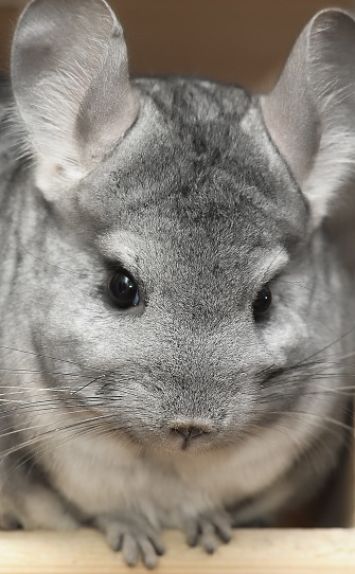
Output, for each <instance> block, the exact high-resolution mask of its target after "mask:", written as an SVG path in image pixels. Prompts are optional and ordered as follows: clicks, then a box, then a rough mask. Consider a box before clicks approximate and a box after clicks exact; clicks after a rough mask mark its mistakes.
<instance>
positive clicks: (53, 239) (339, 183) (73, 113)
mask: <svg viewBox="0 0 355 574" xmlns="http://www.w3.org/2000/svg"><path fill="white" fill-rule="evenodd" d="M343 27H344V28H345V29H346V31H344V30H343ZM338 28H339V30H338ZM333 29H334V30H337V34H332V33H329V30H330V31H332V30H333ZM65 32H67V34H68V38H67V39H66V38H65V37H64V38H63V34H65ZM345 32H346V33H345ZM88 34H89V35H90V38H89V41H88ZM95 34H96V36H95ZM327 34H328V35H327ZM344 34H345V35H344ZM301 38H303V40H302V39H301V40H300V42H301V44H298V46H296V48H295V50H294V52H293V55H292V56H291V57H290V61H289V64H288V68H287V70H286V71H285V73H284V75H283V76H282V77H281V79H280V82H279V84H278V86H277V87H276V88H275V90H274V91H273V92H272V93H271V94H270V95H268V96H264V97H263V98H261V99H260V98H257V97H251V96H249V95H248V94H247V93H246V92H245V91H244V90H242V89H239V88H236V87H233V86H220V85H216V84H214V83H211V82H207V81H199V80H192V79H181V78H177V79H139V80H135V81H133V82H132V83H130V82H129V79H128V72H127V58H126V48H125V44H124V40H123V36H122V30H121V28H120V26H119V24H118V23H117V21H116V20H115V18H114V16H113V14H112V12H111V11H110V10H109V8H108V6H107V5H106V4H105V3H104V2H103V1H102V0H77V1H76V2H69V0H64V1H61V2H57V0H35V1H34V2H32V3H31V4H30V7H29V8H27V11H26V12H25V14H24V16H23V17H22V19H21V20H20V23H19V26H18V28H17V31H16V35H15V40H14V46H13V54H12V91H11V92H10V90H8V89H7V87H6V85H4V86H3V88H2V93H1V95H2V109H3V112H2V128H1V130H2V132H1V133H2V137H1V141H0V146H1V164H0V167H1V184H0V185H1V187H0V218H1V219H0V221H1V226H0V238H1V239H0V240H1V244H0V245H1V247H0V249H1V282H0V309H1V323H0V343H1V346H0V366H1V389H2V390H1V418H0V421H1V429H2V433H1V437H0V445H1V451H2V456H1V462H0V464H1V467H0V468H1V474H0V492H1V498H0V524H1V525H2V527H4V528H13V527H16V526H18V525H20V526H23V527H24V528H28V529H32V528H38V527H40V528H58V529H61V528H74V527H76V526H78V525H79V524H80V523H88V522H89V523H91V524H93V525H95V526H97V527H98V528H100V529H101V530H103V531H104V532H105V533H106V535H107V537H108V540H109V543H110V544H111V546H112V547H113V548H114V549H122V550H123V553H124V557H125V560H126V561H127V562H128V563H129V564H135V563H136V562H137V560H138V559H139V558H140V557H141V558H143V561H144V563H145V564H146V565H147V566H148V567H152V566H154V565H155V564H156V561H157V556H158V555H159V554H161V553H163V547H162V543H161V541H160V533H161V531H162V530H163V529H165V528H171V527H174V528H175V527H178V528H181V529H183V530H184V531H185V533H186V535H187V540H188V542H189V543H191V544H194V543H197V542H200V543H201V544H202V546H203V547H204V548H205V549H206V551H209V552H212V551H213V550H214V549H215V548H216V547H217V545H218V541H219V539H220V540H221V541H227V540H228V539H229V538H230V527H231V525H232V524H234V525H238V524H246V523H252V522H253V521H257V520H268V521H269V520H271V519H273V518H275V517H277V515H278V514H279V513H280V512H281V511H284V510H285V509H288V508H294V507H297V506H298V505H299V504H300V503H301V502H302V501H304V500H307V499H308V498H309V497H311V496H312V495H313V494H314V493H315V492H317V491H318V490H319V489H320V488H321V487H322V486H323V484H325V482H326V480H327V478H328V477H329V475H330V474H331V472H332V470H333V469H334V468H335V466H336V465H337V462H338V460H339V457H340V455H341V453H342V450H343V448H344V446H345V445H346V441H347V426H346V424H347V412H348V407H349V400H350V399H349V397H350V389H351V386H350V385H351V379H350V382H349V378H348V376H347V375H348V374H349V369H350V367H349V363H347V362H346V360H345V359H346V358H347V357H348V356H351V352H352V350H353V336H352V328H353V319H354V303H353V302H352V290H353V281H352V273H351V270H350V271H349V268H348V267H347V266H346V265H345V263H344V262H343V259H342V257H341V256H340V255H339V245H340V243H338V242H337V241H335V239H334V237H335V234H332V233H330V232H329V227H330V222H332V212H331V209H330V207H329V206H330V205H331V204H332V201H331V200H333V199H335V198H336V195H337V194H339V192H340V191H342V192H344V189H345V187H349V186H350V184H351V182H352V173H353V172H352V171H351V169H350V168H349V166H350V164H351V161H350V159H351V158H350V154H349V153H348V149H349V148H347V150H345V149H344V148H345V146H349V139H350V136H351V137H354V136H353V133H352V131H351V129H349V122H350V119H349V121H348V122H347V123H346V122H345V119H344V117H348V118H350V116H354V114H353V111H354V106H353V102H352V98H350V97H349V98H347V97H346V96H345V94H346V93H347V92H348V91H349V90H351V91H352V93H355V90H354V85H353V84H354V82H355V75H354V74H352V73H350V70H348V69H344V68H345V67H346V66H348V65H349V62H348V59H349V58H347V57H344V42H345V43H346V50H345V52H346V53H349V54H351V53H352V52H354V50H355V48H354V46H355V24H354V22H353V21H352V19H351V18H350V17H349V16H348V15H346V14H344V13H343V12H340V11H335V10H333V11H327V12H322V13H320V15H318V16H316V17H315V18H314V19H313V21H312V22H311V23H310V24H309V25H308V27H307V28H306V30H305V32H304V33H303V36H302V37H301ZM339 38H340V39H341V40H339ZM300 46H301V49H300ZM328 53H331V54H332V57H333V59H335V55H336V54H339V61H338V63H337V65H338V66H339V70H342V71H343V72H344V73H341V74H339V77H342V78H343V79H344V80H343V84H342V85H339V82H337V83H336V84H337V85H334V86H333V83H334V82H333V78H332V77H327V75H326V69H327V57H328V56H327V54H328ZM334 54H335V55H334ZM295 62H296V64H297V65H295ZM317 66H318V67H321V68H322V70H323V72H322V74H321V73H318V75H317V74H316V73H315V72H314V70H318V68H317ZM313 68H314V70H313ZM290 69H291V70H292V73H290ZM318 71H319V70H318ZM351 71H352V70H351ZM313 72H314V73H315V76H314V77H313V76H312V73H313ZM322 81H324V85H320V83H321V82H322ZM316 82H319V83H318V84H317V83H316ZM285 84H286V88H285ZM337 90H338V92H337ZM315 92H316V93H317V94H320V95H319V97H318V96H317V97H318V99H317V98H316V97H314V93H315ZM340 93H341V94H342V96H343V97H338V95H339V94H340ZM297 94H298V96H297ZM305 94H306V95H307V97H306V96H305ZM301 97H304V100H302V101H303V103H304V105H303V106H302V107H301V110H299V109H298V108H299V107H300V106H298V105H297V103H298V101H299V100H298V98H301ZM331 97H332V98H333V100H336V103H335V104H334V101H333V103H332V105H331V106H330V105H328V107H327V104H326V103H325V99H326V98H328V99H327V102H328V103H329V101H330V99H331ZM337 97H338V99H337ZM292 98H293V100H294V105H293V107H292V103H291V100H292ZM13 99H14V101H15V104H14V102H13ZM307 102H308V103H307ZM287 106H289V107H290V109H289V110H288V111H287ZM285 110H286V111H285ZM297 113H299V114H300V116H299V117H298V118H297V117H295V115H296V114H297ZM293 114H294V115H293ZM322 114H323V115H322ZM352 121H353V120H352ZM332 122H333V124H332ZM345 124H346V126H347V135H348V137H345V136H344V133H341V130H342V126H343V125H345ZM310 125H312V126H313V128H312V129H310V127H309V126H310ZM332 125H333V128H332V129H330V128H329V129H330V132H331V137H330V136H329V137H330V140H326V137H327V135H328V132H329V130H328V131H327V129H326V128H328V127H329V126H332ZM296 127H297V130H296ZM350 127H351V125H350ZM296 131H297V133H296ZM325 132H327V133H325ZM269 134H271V136H272V139H271V136H270V135H269ZM342 135H343V136H344V145H343V147H342V143H341V136H342ZM310 138H311V139H312V141H310ZM331 138H333V139H331ZM335 138H338V139H337V140H336V143H337V145H334V153H333V154H329V153H328V160H327V170H328V171H327V173H330V172H331V173H332V180H331V181H332V186H331V189H330V186H329V185H328V184H329V181H328V179H327V181H325V182H323V181H322V178H321V177H320V174H319V170H318V180H317V181H316V179H315V175H314V173H313V171H312V170H313V166H314V165H316V163H317V161H318V164H319V161H325V160H324V157H323V156H322V154H323V151H324V149H325V148H326V149H327V150H328V151H329V146H330V145H331V144H330V143H329V141H333V142H334V141H335ZM24 141H25V148H24V147H23V142H24ZM274 142H277V144H278V146H279V148H280V149H281V150H282V152H283V154H284V156H285V159H283V158H282V156H281V155H280V152H279V151H278V149H277V147H276V145H275V143H274ZM292 142H293V144H294V145H292ZM19 148H21V149H22V150H23V149H25V150H30V151H31V155H32V160H31V161H30V162H29V161H28V160H26V161H24V160H21V159H18V150H19ZM353 149H354V150H355V146H353ZM345 152H346V153H348V155H347V161H345V160H344V157H345V155H346V154H345ZM349 158H350V159H349ZM332 162H333V163H332ZM318 164H317V165H318ZM332 169H333V171H331V170H332ZM310 177H311V178H313V180H312V186H313V187H312V186H310V184H309V178H310ZM316 185H318V188H317V193H314V189H315V186H316ZM322 187H324V193H325V194H327V197H323V196H322V193H321V192H322ZM309 190H311V191H309ZM344 201H345V200H344ZM333 203H334V204H335V202H333ZM325 205H327V208H325V207H324V206H325ZM337 216H339V214H337ZM341 227H342V226H339V228H340V229H341ZM343 227H344V226H343ZM345 231H346V230H345V229H342V233H343V235H344V234H345ZM338 234H339V229H338ZM339 241H340V240H339ZM120 266H123V267H124V268H125V269H126V270H127V271H129V272H130V273H131V274H132V275H133V276H134V277H135V278H136V279H137V281H138V282H139V285H140V290H141V298H142V300H141V303H140V305H139V306H138V307H136V308H133V309H129V310H128V311H120V310H118V309H115V308H114V307H113V306H112V305H111V304H110V303H109V301H108V297H107V293H106V285H107V281H108V278H109V277H110V274H111V273H112V270H113V269H116V268H118V267H120ZM267 283H269V284H270V286H271V290H272V295H273V303H272V307H271V309H270V312H269V315H268V316H267V317H266V318H265V319H264V320H262V321H260V322H258V323H256V322H255V320H254V317H253V312H252V304H253V301H254V299H255V297H256V295H257V293H258V292H259V290H260V289H261V288H262V287H263V285H265V284H267ZM189 427H194V428H195V429H197V432H196V436H195V438H193V437H192V438H190V440H187V441H186V440H185V439H184V437H183V434H184V429H185V428H189ZM198 433H200V434H198Z"/></svg>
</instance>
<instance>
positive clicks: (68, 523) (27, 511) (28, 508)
mask: <svg viewBox="0 0 355 574" xmlns="http://www.w3.org/2000/svg"><path fill="white" fill-rule="evenodd" d="M78 527H79V522H78V521H77V520H76V519H75V518H74V517H73V516H72V515H71V512H70V511H69V509H68V508H67V507H66V506H65V503H64V502H63V501H62V500H61V499H60V498H59V497H58V496H57V495H56V494H55V492H54V491H51V490H50V489H49V488H46V487H42V486H38V487H37V486H36V487H35V488H28V489H23V490H22V491H19V492H16V491H15V490H14V492H13V493H7V494H6V495H4V494H3V496H2V498H1V499H0V529H1V530H16V529H18V528H23V529H25V530H38V529H45V530H73V529H75V528H78Z"/></svg>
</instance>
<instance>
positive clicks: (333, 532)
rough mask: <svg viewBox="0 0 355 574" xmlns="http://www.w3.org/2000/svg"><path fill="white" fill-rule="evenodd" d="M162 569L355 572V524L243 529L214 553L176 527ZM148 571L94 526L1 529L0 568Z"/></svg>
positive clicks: (74, 573) (10, 571) (65, 573)
mask: <svg viewBox="0 0 355 574" xmlns="http://www.w3.org/2000/svg"><path fill="white" fill-rule="evenodd" d="M166 542H167V546H168V549H169V551H168V553H167V554H166V556H164V557H163V558H162V560H161V563H160V565H159V567H158V569H157V573H159V574H192V573H193V574H289V573H290V574H296V573H297V574H316V573H317V574H318V573H322V574H350V573H351V574H354V572H355V530H352V529H349V530H342V529H329V530H292V529H284V530H240V531H237V532H236V534H235V540H234V541H233V542H232V543H231V544H229V545H228V546H225V547H223V548H221V549H220V550H219V551H218V552H217V553H216V554H215V555H214V556H206V555H205V554H203V552H202V551H201V550H199V549H190V548H187V547H186V546H185V544H184V542H183V539H182V537H181V536H180V535H179V534H178V533H175V532H172V533H170V534H169V535H168V536H167V537H166ZM132 572H134V574H146V572H147V571H146V570H145V569H144V568H142V567H137V568H136V569H134V570H133V571H132V569H130V568H128V567H125V566H124V565H123V563H122V560H121V557H120V555H119V554H114V553H113V552H111V551H110V550H109V549H108V548H107V546H106V544H105V542H104V540H103V538H102V537H101V536H100V535H99V534H97V533H96V532H93V531H89V530H86V531H85V530H82V531H78V532H71V533H50V532H45V533H30V532H27V533H26V532H18V533H2V534H0V574H128V573H130V574H132Z"/></svg>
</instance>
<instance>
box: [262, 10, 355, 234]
mask: <svg viewBox="0 0 355 574" xmlns="http://www.w3.org/2000/svg"><path fill="white" fill-rule="evenodd" d="M261 106H262V110H263V114H264V118H265V122H266V125H267V127H268V129H269V132H270V134H271V137H272V139H273V140H274V142H275V143H276V145H277V147H278V148H279V150H280V152H281V153H282V155H283V156H284V158H285V159H286V161H287V162H288V164H289V166H290V168H291V171H292V172H293V174H294V175H295V177H296V179H297V181H298V183H299V184H300V186H301V189H302V191H303V193H304V194H305V196H306V197H307V199H308V200H309V203H310V206H311V213H312V215H313V222H314V224H315V225H316V224H318V223H319V222H320V221H321V220H322V219H323V217H324V216H325V215H326V214H327V213H328V211H329V210H330V209H331V205H332V200H333V197H334V196H335V195H336V194H337V193H338V192H339V191H340V190H341V189H344V188H346V187H348V186H350V185H351V184H354V183H355V22H354V19H353V18H352V17H351V16H350V15H349V14H348V13H346V12H344V11H341V10H338V9H329V10H324V11H322V12H319V13H318V14H316V16H314V18H313V19H312V20H311V21H310V23H309V24H308V25H307V26H306V28H305V29H304V31H303V32H302V34H301V36H300V37H299V38H298V40H297V42H296V45H295V46H294V48H293V51H292V53H291V55H290V57H289V59H288V62H287V64H286V66H285V69H284V70H283V72H282V74H281V77H280V79H279V81H278V83H277V84H276V86H275V88H274V89H273V91H272V92H271V93H270V94H268V95H266V96H262V98H261Z"/></svg>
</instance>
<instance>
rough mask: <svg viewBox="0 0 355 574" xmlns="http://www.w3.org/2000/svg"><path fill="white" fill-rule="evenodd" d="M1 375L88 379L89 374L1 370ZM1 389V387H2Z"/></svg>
mask: <svg viewBox="0 0 355 574" xmlns="http://www.w3.org/2000/svg"><path fill="white" fill-rule="evenodd" d="M0 373H5V374H6V375H55V376H61V377H73V379H75V378H78V379H80V378H81V379H82V378H87V376H88V373H85V374H84V373H62V372H61V371H30V370H27V369H0ZM0 387H1V385H0Z"/></svg>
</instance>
